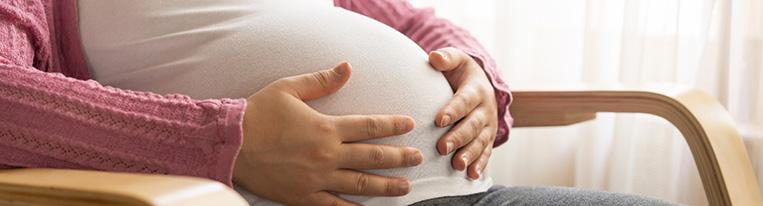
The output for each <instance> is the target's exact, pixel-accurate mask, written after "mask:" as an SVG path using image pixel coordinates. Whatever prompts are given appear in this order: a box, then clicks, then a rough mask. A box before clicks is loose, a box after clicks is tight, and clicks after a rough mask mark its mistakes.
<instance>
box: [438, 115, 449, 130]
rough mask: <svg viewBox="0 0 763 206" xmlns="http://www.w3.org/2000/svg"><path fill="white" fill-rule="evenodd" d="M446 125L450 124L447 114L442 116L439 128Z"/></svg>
mask: <svg viewBox="0 0 763 206" xmlns="http://www.w3.org/2000/svg"><path fill="white" fill-rule="evenodd" d="M448 124H450V116H449V115H447V114H446V115H443V116H442V119H441V120H440V126H441V127H444V126H448Z"/></svg>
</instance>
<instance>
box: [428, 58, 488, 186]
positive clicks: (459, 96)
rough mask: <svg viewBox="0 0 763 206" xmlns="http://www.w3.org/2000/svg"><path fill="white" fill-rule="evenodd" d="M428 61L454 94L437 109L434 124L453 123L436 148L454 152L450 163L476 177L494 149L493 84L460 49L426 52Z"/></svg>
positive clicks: (478, 66)
mask: <svg viewBox="0 0 763 206" xmlns="http://www.w3.org/2000/svg"><path fill="white" fill-rule="evenodd" d="M429 63H430V64H431V65H432V66H433V67H434V68H435V69H436V70H438V71H442V73H443V74H444V75H445V78H446V79H448V83H450V87H451V88H453V90H454V91H455V94H454V95H453V99H451V100H450V101H449V102H448V103H447V105H445V107H443V108H442V109H440V111H439V112H438V113H437V116H436V119H435V125H437V126H438V127H446V126H449V125H452V124H455V126H453V127H452V128H451V129H450V130H449V131H448V132H447V133H445V135H443V136H442V138H440V140H439V141H438V142H437V151H439V152H440V154H441V155H447V154H450V153H451V152H454V151H457V152H456V154H455V155H454V156H453V160H452V164H453V168H454V169H456V170H460V171H463V170H464V169H467V176H468V177H469V178H471V179H479V178H480V176H481V174H482V171H484V170H485V166H486V165H487V161H488V159H489V158H490V153H491V152H492V149H493V141H494V140H495V135H496V131H497V129H498V111H497V110H498V107H497V106H496V104H497V103H496V100H495V93H494V91H493V86H492V84H491V83H490V81H489V80H488V78H487V75H485V72H484V71H483V70H482V67H481V66H480V65H479V64H478V63H477V62H476V61H475V60H474V59H472V57H471V56H469V55H468V54H466V53H464V52H463V51H461V50H460V49H456V48H452V47H448V48H442V49H438V50H436V51H433V52H430V53H429Z"/></svg>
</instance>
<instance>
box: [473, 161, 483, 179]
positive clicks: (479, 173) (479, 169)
mask: <svg viewBox="0 0 763 206" xmlns="http://www.w3.org/2000/svg"><path fill="white" fill-rule="evenodd" d="M474 170H476V172H477V178H475V180H478V179H480V177H481V176H482V167H481V166H480V164H477V166H474Z"/></svg>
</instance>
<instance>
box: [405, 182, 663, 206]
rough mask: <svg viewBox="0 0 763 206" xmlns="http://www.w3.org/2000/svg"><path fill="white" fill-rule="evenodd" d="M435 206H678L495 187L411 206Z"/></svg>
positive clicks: (568, 190) (643, 199)
mask: <svg viewBox="0 0 763 206" xmlns="http://www.w3.org/2000/svg"><path fill="white" fill-rule="evenodd" d="M432 205H476V206H483V205H485V206H493V205H548V206H550V205H560V206H561V205H565V206H566V205H602V206H604V205H614V206H624V205H678V204H676V203H671V202H668V201H664V200H658V199H654V198H649V197H644V196H638V195H630V194H622V193H613V192H602V191H594V190H586V189H576V188H565V187H504V186H493V187H492V188H490V189H489V190H488V191H487V192H481V193H477V194H471V195H465V196H454V197H440V198H435V199H429V200H423V201H420V202H417V203H414V204H413V205H412V206H432Z"/></svg>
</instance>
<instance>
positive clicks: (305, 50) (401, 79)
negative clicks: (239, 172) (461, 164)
mask: <svg viewBox="0 0 763 206" xmlns="http://www.w3.org/2000/svg"><path fill="white" fill-rule="evenodd" d="M79 18H80V19H79V22H80V30H81V33H82V42H83V44H84V48H85V53H86V56H87V59H88V62H89V64H90V67H91V70H92V73H93V77H94V78H95V79H96V80H97V81H99V82H101V83H103V84H106V85H111V86H114V87H118V88H124V89H130V90H142V91H152V92H157V93H160V94H169V93H180V94H185V95H189V96H191V97H194V98H221V97H233V98H241V97H247V96H249V95H251V94H253V93H254V92H256V91H258V90H259V89H261V88H263V87H264V86H266V85H267V84H269V83H270V82H272V81H274V80H276V79H279V78H282V77H286V76H291V75H297V74H302V73H307V72H313V71H317V70H320V69H326V68H330V67H332V66H334V65H336V64H337V63H339V62H340V61H348V62H350V63H351V64H352V65H353V69H354V70H353V76H352V77H351V78H350V80H349V82H348V83H347V84H346V85H345V87H344V88H342V89H341V90H340V91H339V92H337V93H335V94H333V95H331V96H327V97H323V98H321V99H318V100H314V101H311V102H308V104H309V105H311V106H312V107H313V108H315V109H316V110H318V111H320V112H323V113H326V114H333V115H342V114H404V115H410V116H411V117H413V118H414V119H415V121H416V128H415V129H414V130H413V131H412V132H410V133H408V134H405V135H402V136H398V137H391V138H384V139H378V140H374V141H369V142H371V143H378V144H390V145H405V146H411V147H416V148H419V149H420V150H421V151H422V153H423V155H424V162H423V163H422V164H421V165H420V166H417V167H412V168H401V169H387V170H370V171H368V172H372V173H376V174H379V175H384V176H405V177H407V178H409V179H410V180H411V183H412V185H411V187H412V190H411V193H409V194H408V195H406V196H402V197H362V196H342V197H344V198H347V199H348V200H351V201H355V202H358V203H361V204H365V205H407V204H412V203H415V202H418V201H421V200H426V199H431V198H436V197H443V196H457V195H467V194H472V193H477V192H483V191H486V190H487V189H488V188H489V187H490V186H491V185H492V182H491V180H490V178H489V175H483V179H481V180H477V181H471V180H468V179H467V178H466V174H465V173H464V172H459V171H455V170H454V169H452V167H451V164H450V162H451V158H452V156H440V155H439V154H438V153H437V150H436V147H435V145H436V142H437V140H438V139H439V138H440V137H441V136H442V135H443V134H444V133H445V132H446V130H447V128H437V127H435V126H434V123H433V122H434V118H435V114H436V112H437V110H438V109H439V108H440V107H442V106H443V105H445V103H446V102H447V101H448V100H449V99H450V98H451V96H452V94H453V93H452V91H451V88H450V86H449V85H448V83H447V81H446V80H445V78H444V76H443V75H442V74H441V73H439V72H436V71H435V70H433V69H432V68H431V67H430V65H429V64H428V62H427V54H426V53H425V52H424V51H423V50H422V49H421V48H420V47H419V46H418V45H416V43H414V42H413V41H411V40H410V39H409V38H407V37H406V36H404V35H402V34H400V33H399V32H397V31H395V30H394V29H392V28H390V27H388V26H386V25H384V24H382V23H379V22H377V21H375V20H373V19H370V18H367V17H365V16H362V15H359V14H355V13H353V12H350V11H346V10H344V9H341V8H334V7H333V5H331V4H330V3H328V2H326V1H310V0H289V1H283V0H161V1H102V0H80V1H79ZM242 193H244V196H245V197H247V198H248V199H250V200H252V196H251V195H250V194H246V192H242ZM269 204H273V203H272V202H269V201H267V200H258V201H256V203H255V205H269Z"/></svg>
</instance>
